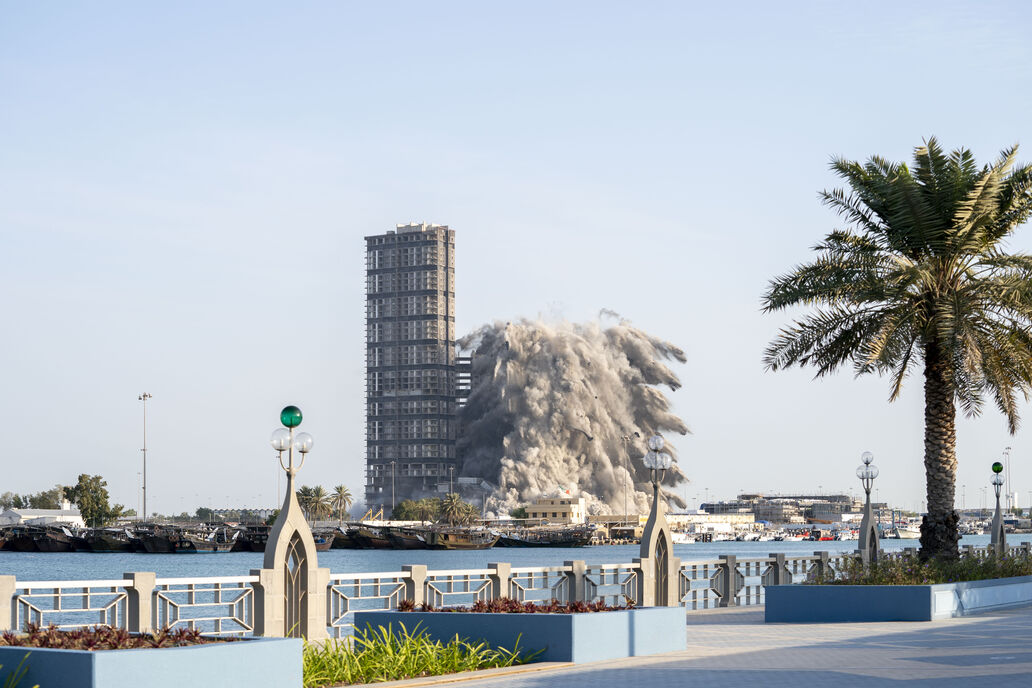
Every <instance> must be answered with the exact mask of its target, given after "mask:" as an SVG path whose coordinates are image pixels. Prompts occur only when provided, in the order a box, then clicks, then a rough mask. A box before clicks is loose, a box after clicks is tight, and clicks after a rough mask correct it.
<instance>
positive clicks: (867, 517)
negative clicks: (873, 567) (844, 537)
mask: <svg viewBox="0 0 1032 688" xmlns="http://www.w3.org/2000/svg"><path fill="white" fill-rule="evenodd" d="M860 460H861V461H863V465H862V466H860V467H858V468H857V469H856V477H858V478H860V484H861V485H863V488H864V494H865V495H866V501H865V502H864V517H863V519H862V520H861V521H860V543H859V547H860V556H861V557H863V558H864V560H865V561H877V560H878V528H877V526H875V524H874V514H873V513H871V488H872V487H873V486H874V479H875V478H877V477H878V467H877V466H875V465H874V463H873V462H874V454H872V453H871V452H869V451H865V452H864V453H863V454H861V455H860Z"/></svg>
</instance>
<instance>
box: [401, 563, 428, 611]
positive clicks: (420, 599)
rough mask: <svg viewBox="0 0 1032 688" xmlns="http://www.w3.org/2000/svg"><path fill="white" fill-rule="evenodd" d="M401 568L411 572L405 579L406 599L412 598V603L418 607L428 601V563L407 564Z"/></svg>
mask: <svg viewBox="0 0 1032 688" xmlns="http://www.w3.org/2000/svg"><path fill="white" fill-rule="evenodd" d="M401 570H402V571H405V572H406V573H408V574H409V578H408V579H407V580H406V581H405V599H407V600H412V604H414V605H416V606H417V607H418V606H419V605H421V604H423V603H424V602H426V565H424V564H411V565H405V566H402V567H401Z"/></svg>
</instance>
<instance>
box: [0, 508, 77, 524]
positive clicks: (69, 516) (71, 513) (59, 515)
mask: <svg viewBox="0 0 1032 688" xmlns="http://www.w3.org/2000/svg"><path fill="white" fill-rule="evenodd" d="M51 523H54V524H61V525H67V526H75V527H78V528H85V527H86V523H85V522H84V521H83V520H82V514H80V513H79V510H78V509H74V508H70V507H69V508H68V509H8V510H7V511H5V512H3V513H2V514H0V525H3V526H17V525H24V526H45V525H49V524H51Z"/></svg>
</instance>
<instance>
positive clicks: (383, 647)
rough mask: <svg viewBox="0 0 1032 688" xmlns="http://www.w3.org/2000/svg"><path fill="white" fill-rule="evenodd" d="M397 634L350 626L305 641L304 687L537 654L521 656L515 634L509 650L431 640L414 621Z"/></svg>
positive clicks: (488, 665) (445, 670)
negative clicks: (348, 630)
mask: <svg viewBox="0 0 1032 688" xmlns="http://www.w3.org/2000/svg"><path fill="white" fill-rule="evenodd" d="M399 626H400V627H401V632H400V633H394V632H392V629H391V626H387V628H384V627H383V626H380V627H378V628H375V629H374V628H372V627H371V626H367V627H366V628H365V629H364V630H363V629H358V628H356V629H355V634H354V636H352V637H351V638H350V639H342V640H335V639H334V640H328V641H326V642H323V643H308V642H306V643H305V648H304V684H305V688H317V687H318V686H331V685H338V684H342V683H343V684H355V683H377V682H381V681H395V680H398V679H404V678H414V677H418V676H439V675H441V674H454V673H458V672H461V671H473V670H475V669H492V668H496V667H507V666H514V665H517V664H524V663H526V662H529V661H530V660H532V659H533V658H534V657H536V656H537V655H538V654H540V652H535V653H532V654H530V655H522V654H521V653H520V650H519V644H520V638H519V637H517V638H516V643H515V644H514V645H513V648H512V650H507V649H505V648H502V647H500V648H491V647H488V646H487V644H485V643H477V644H474V643H469V642H466V641H464V640H460V639H459V638H458V637H457V636H456V637H455V638H453V639H452V640H451V641H450V642H448V643H447V644H445V643H442V642H440V641H439V640H431V639H430V637H429V635H427V632H426V631H425V630H420V628H419V625H418V624H417V625H416V627H415V628H413V629H412V631H409V630H408V629H406V628H405V626H404V625H403V624H399Z"/></svg>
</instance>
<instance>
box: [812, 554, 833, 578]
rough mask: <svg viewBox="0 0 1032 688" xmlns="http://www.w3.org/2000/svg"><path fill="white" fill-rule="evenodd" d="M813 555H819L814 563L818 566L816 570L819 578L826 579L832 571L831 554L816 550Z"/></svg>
mask: <svg viewBox="0 0 1032 688" xmlns="http://www.w3.org/2000/svg"><path fill="white" fill-rule="evenodd" d="M813 555H814V556H815V557H818V559H817V561H815V562H814V565H815V566H816V567H817V571H816V572H815V573H816V575H817V579H818V580H824V579H825V578H827V577H828V574H829V573H830V572H831V555H830V554H828V553H827V552H825V551H820V552H814V553H813Z"/></svg>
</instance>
